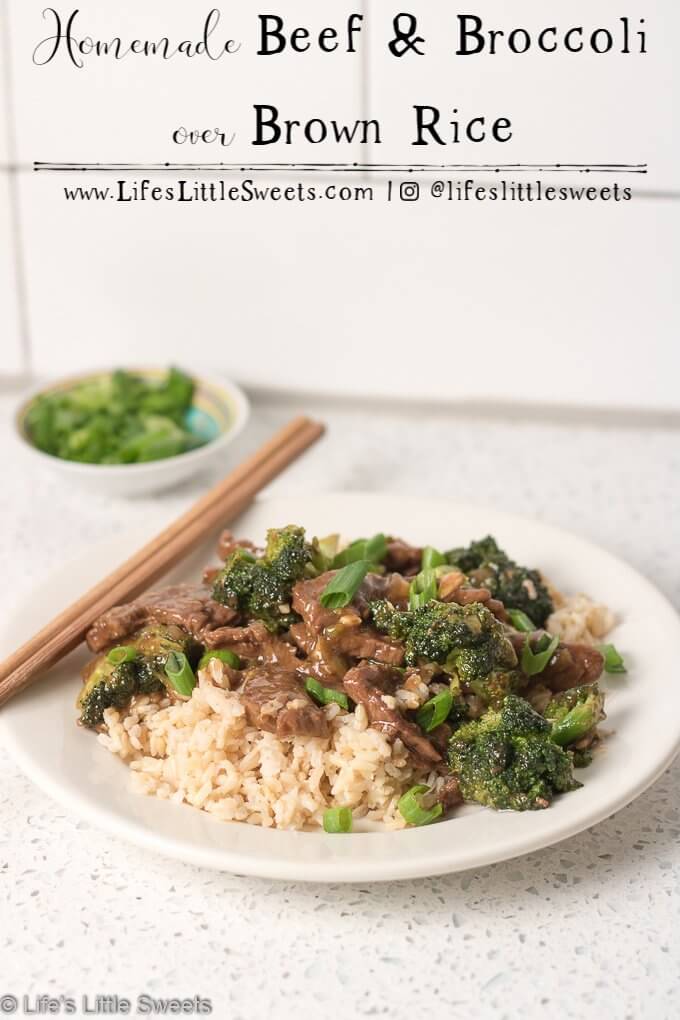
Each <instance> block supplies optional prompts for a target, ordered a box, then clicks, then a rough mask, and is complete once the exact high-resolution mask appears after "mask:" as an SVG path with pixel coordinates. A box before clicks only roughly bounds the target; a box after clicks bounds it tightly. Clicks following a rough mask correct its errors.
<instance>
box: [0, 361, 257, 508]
mask: <svg viewBox="0 0 680 1020" xmlns="http://www.w3.org/2000/svg"><path fill="white" fill-rule="evenodd" d="M112 371H113V370H112V369H107V370H99V371H97V372H89V373H87V374H86V375H74V376H69V377H68V378H66V379H60V380H59V381H58V382H55V383H53V384H52V385H51V386H41V387H38V388H36V389H35V390H33V391H32V392H31V393H30V394H29V395H28V397H27V398H26V399H25V400H24V401H23V402H22V404H21V406H20V407H19V409H18V411H17V413H16V416H15V419H14V424H15V428H16V433H17V436H18V437H19V439H20V440H21V441H22V443H23V445H24V447H25V448H26V449H27V450H29V451H30V453H31V454H32V455H33V456H34V457H36V458H38V459H39V460H40V461H42V463H43V464H45V465H46V466H48V467H50V468H52V469H53V470H54V471H56V472H57V473H58V474H61V475H63V477H64V478H66V479H68V480H69V481H72V482H76V483H77V484H78V485H81V486H83V487H85V488H89V489H90V490H92V491H96V492H98V493H101V494H103V495H109V496H114V497H115V496H141V495H144V494H145V493H152V492H159V491H161V490H162V489H169V488H171V487H172V486H173V485H178V484H179V483H180V482H183V481H185V480H186V479H187V478H190V477H191V476H192V475H194V474H196V473H197V472H199V471H202V470H204V469H205V468H207V467H210V466H212V465H214V464H215V463H216V462H218V461H219V460H220V459H221V458H222V457H223V455H224V451H225V449H226V447H227V446H228V445H229V444H230V443H231V442H232V441H233V440H234V439H235V438H236V436H237V435H238V434H239V432H241V430H242V429H243V427H244V426H245V424H246V422H247V421H248V418H249V417H250V404H249V402H248V398H247V397H246V395H245V393H244V392H243V390H241V389H240V388H239V387H238V386H236V385H235V384H234V383H232V382H228V381H227V380H222V379H221V380H219V382H212V381H210V382H208V380H207V379H201V378H199V377H198V376H196V375H195V374H194V373H193V372H189V373H188V374H189V375H191V377H192V379H193V380H194V382H195V384H196V390H195V393H194V400H193V407H192V409H191V411H190V412H189V422H188V425H189V428H190V429H191V431H192V432H195V433H196V434H197V435H200V436H202V437H204V438H207V439H208V442H207V443H206V444H205V446H200V447H199V448H198V449H196V450H191V451H189V452H188V453H181V454H179V455H178V456H176V457H166V458H165V459H164V460H152V461H148V462H145V463H143V464H81V463H80V462H78V461H73V460H63V459H62V458H61V457H54V456H52V454H49V453H44V452H43V451H42V450H39V449H38V448H37V447H36V446H34V445H33V443H32V442H31V439H30V436H29V435H28V432H27V429H26V414H27V412H28V409H29V407H30V406H31V404H32V403H33V401H34V400H35V399H36V398H37V397H39V396H43V395H44V394H46V393H55V392H59V391H62V392H63V391H65V390H69V389H71V388H72V387H74V386H77V385H80V384H81V383H84V382H94V381H96V380H98V379H102V378H103V377H106V376H108V375H111V372H112ZM129 371H131V372H134V373H135V374H136V375H141V376H143V377H144V378H147V379H158V378H160V377H162V376H164V375H165V374H166V372H167V369H158V368H134V367H133V368H130V369H129Z"/></svg>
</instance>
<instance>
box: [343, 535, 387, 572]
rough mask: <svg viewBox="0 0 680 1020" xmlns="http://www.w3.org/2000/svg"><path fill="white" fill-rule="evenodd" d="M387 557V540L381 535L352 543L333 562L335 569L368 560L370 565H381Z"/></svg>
mask: <svg viewBox="0 0 680 1020" xmlns="http://www.w3.org/2000/svg"><path fill="white" fill-rule="evenodd" d="M386 555H387V539H386V538H385V536H384V535H383V534H382V533H381V534H378V535H374V536H373V538H359V539H357V541H356V542H352V544H351V545H348V546H347V548H346V549H343V550H342V552H340V553H338V555H337V556H336V557H335V559H334V560H333V567H346V566H347V564H348V563H358V562H359V560H368V562H369V563H376V564H377V563H380V562H381V560H384V559H385V556H386Z"/></svg>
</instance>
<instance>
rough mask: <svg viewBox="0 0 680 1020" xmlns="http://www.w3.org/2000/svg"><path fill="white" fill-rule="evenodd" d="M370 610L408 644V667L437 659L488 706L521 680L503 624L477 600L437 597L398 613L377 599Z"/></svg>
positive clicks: (384, 627) (378, 622)
mask: <svg viewBox="0 0 680 1020" xmlns="http://www.w3.org/2000/svg"><path fill="white" fill-rule="evenodd" d="M371 611H372V616H373V622H374V624H375V626H376V627H377V629H378V630H380V631H383V632H384V633H386V634H389V636H390V637H393V638H396V639H397V640H399V641H403V642H404V647H405V661H406V664H407V665H409V666H415V665H418V664H419V663H422V662H436V663H438V664H439V665H440V666H441V667H442V669H443V671H444V672H446V673H448V674H449V675H451V676H452V677H454V678H456V679H457V680H458V681H459V682H460V683H462V684H463V685H465V687H466V688H467V689H468V690H472V691H474V693H475V694H478V695H479V696H480V697H481V698H483V699H484V700H485V701H486V702H487V703H488V704H497V703H499V701H502V700H503V698H504V697H505V695H506V694H507V693H508V692H509V691H511V690H515V689H516V687H517V685H518V684H520V683H522V682H523V681H522V678H521V675H520V674H519V673H518V672H517V671H516V670H515V667H516V665H517V656H516V655H515V651H514V649H513V647H512V644H511V643H510V641H509V640H508V638H507V637H506V635H505V632H504V630H503V627H502V626H501V625H500V624H499V622H498V621H497V620H496V618H495V617H494V616H493V614H492V613H490V612H489V610H488V609H486V607H485V606H483V605H482V604H481V603H479V602H473V603H470V604H469V605H467V606H459V605H457V604H456V603H446V602H437V601H434V600H433V601H431V602H428V603H427V604H426V605H424V606H421V607H420V608H418V609H414V610H404V611H400V610H397V609H395V608H394V606H393V605H392V604H391V603H389V602H385V601H377V602H373V603H372V604H371Z"/></svg>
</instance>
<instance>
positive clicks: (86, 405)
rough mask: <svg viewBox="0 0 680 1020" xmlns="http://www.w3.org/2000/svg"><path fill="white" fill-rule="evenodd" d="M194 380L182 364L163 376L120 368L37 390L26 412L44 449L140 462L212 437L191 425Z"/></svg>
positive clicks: (32, 436) (87, 459) (69, 456)
mask: <svg viewBox="0 0 680 1020" xmlns="http://www.w3.org/2000/svg"><path fill="white" fill-rule="evenodd" d="M194 392H195V382H194V380H193V379H192V378H191V377H190V376H188V375H187V374H186V373H185V372H182V371H181V369H178V368H171V369H169V370H168V372H167V373H166V374H165V376H163V377H161V378H158V379H156V378H152V377H151V376H147V375H143V374H137V373H135V372H127V371H124V370H122V369H118V370H116V371H114V372H111V373H109V374H102V375H100V376H95V377H92V378H90V379H85V380H83V381H80V382H76V383H74V384H73V385H72V386H70V387H68V388H66V389H61V388H56V389H53V390H48V391H47V392H45V393H42V394H39V395H38V396H37V397H36V398H35V399H34V400H33V401H32V402H31V404H30V405H29V406H28V408H27V410H26V414H25V417H24V423H23V424H24V429H25V431H26V435H27V438H28V439H29V440H30V441H31V443H32V444H33V445H34V446H35V447H36V448H37V449H38V450H41V451H42V452H43V453H47V454H49V455H50V456H52V457H57V458H59V459H60V460H69V461H76V462H78V463H81V464H108V465H114V464H142V463H149V462H150V461H156V460H164V459H166V458H168V457H176V456H178V455H179V454H182V453H189V452H190V451H192V450H196V449H198V448H199V447H201V446H204V445H205V444H206V443H208V442H209V441H210V437H208V436H207V435H205V434H201V431H200V430H198V429H196V428H194V427H192V424H191V420H190V418H189V415H190V413H191V411H192V408H193V400H194Z"/></svg>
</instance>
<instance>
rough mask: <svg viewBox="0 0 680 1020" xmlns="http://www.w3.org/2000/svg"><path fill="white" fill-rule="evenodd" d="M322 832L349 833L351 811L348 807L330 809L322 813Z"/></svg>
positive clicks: (350, 828) (350, 829)
mask: <svg viewBox="0 0 680 1020" xmlns="http://www.w3.org/2000/svg"><path fill="white" fill-rule="evenodd" d="M323 828H324V832H351V831H352V811H351V809H350V808H348V807H330V808H327V810H326V811H324V813H323Z"/></svg>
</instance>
